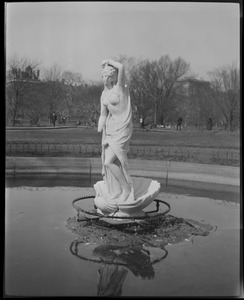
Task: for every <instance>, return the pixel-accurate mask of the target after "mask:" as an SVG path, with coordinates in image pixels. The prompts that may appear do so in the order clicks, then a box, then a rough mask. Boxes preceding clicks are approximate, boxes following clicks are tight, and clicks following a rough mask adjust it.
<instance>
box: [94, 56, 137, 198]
mask: <svg viewBox="0 0 244 300" xmlns="http://www.w3.org/2000/svg"><path fill="white" fill-rule="evenodd" d="M102 68H103V71H102V79H103V83H104V90H103V92H102V95H101V114H100V118H99V121H98V132H101V131H102V166H103V169H102V175H103V176H104V183H105V188H106V198H107V200H109V201H111V200H114V201H115V202H116V203H123V202H125V201H126V200H127V199H128V198H129V196H130V195H131V196H132V197H133V186H132V180H131V178H130V176H129V174H128V171H127V165H128V162H127V152H128V150H129V141H130V138H131V135H132V129H133V125H132V110H131V103H130V95H129V90H128V88H127V86H126V85H125V82H124V79H125V78H124V76H125V74H124V67H123V65H122V64H121V63H119V62H115V61H113V60H111V59H107V60H104V61H103V62H102Z"/></svg>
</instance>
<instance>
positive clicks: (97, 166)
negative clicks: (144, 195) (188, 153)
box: [6, 157, 240, 186]
mask: <svg viewBox="0 0 244 300" xmlns="http://www.w3.org/2000/svg"><path fill="white" fill-rule="evenodd" d="M129 169H130V174H131V175H132V176H142V177H143V176H144V177H154V178H164V179H166V178H167V179H168V180H169V179H177V180H188V181H193V182H206V183H216V184H223V185H231V186H239V185H240V168H239V167H230V166H220V165H209V164H199V163H186V162H175V161H158V160H157V161H156V160H144V159H143V160H141V159H129ZM101 170H102V165H101V158H77V157H6V174H14V173H15V174H17V173H18V174H21V173H70V174H72V173H74V174H88V175H91V174H93V175H100V174H101Z"/></svg>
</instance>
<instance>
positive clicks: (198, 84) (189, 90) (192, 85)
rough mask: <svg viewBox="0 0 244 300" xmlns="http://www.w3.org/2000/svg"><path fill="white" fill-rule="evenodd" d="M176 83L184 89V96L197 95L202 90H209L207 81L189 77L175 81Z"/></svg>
mask: <svg viewBox="0 0 244 300" xmlns="http://www.w3.org/2000/svg"><path fill="white" fill-rule="evenodd" d="M177 83H178V84H179V85H181V86H182V87H183V88H184V90H185V92H186V95H192V94H197V93H199V91H201V90H203V89H204V90H205V91H207V90H209V89H210V82H209V81H206V80H199V79H195V78H191V77H189V78H184V79H180V80H178V81H177Z"/></svg>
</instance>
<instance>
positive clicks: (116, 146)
mask: <svg viewBox="0 0 244 300" xmlns="http://www.w3.org/2000/svg"><path fill="white" fill-rule="evenodd" d="M126 98H127V99H126V100H127V106H126V109H125V111H124V112H123V113H122V114H121V115H114V116H113V115H112V114H111V113H110V112H108V116H107V119H106V124H105V126H104V128H103V133H102V175H103V179H104V182H103V183H104V185H102V184H101V183H100V184H95V185H94V188H95V190H96V192H97V194H98V195H102V196H103V198H106V200H107V201H109V200H111V199H113V198H114V197H115V195H118V193H120V192H121V186H120V184H119V182H118V181H117V179H116V178H115V177H114V175H113V174H112V172H111V171H110V169H109V168H108V167H106V166H105V165H104V162H105V147H110V148H111V149H112V150H113V152H114V153H115V155H116V157H117V159H116V161H115V162H114V163H116V164H117V165H118V166H119V167H120V168H121V170H122V172H123V174H124V176H125V179H126V181H127V182H128V183H129V185H130V186H131V193H130V195H129V197H128V200H130V201H131V200H134V191H133V184H132V180H131V177H130V175H129V173H128V159H127V153H128V151H129V142H130V138H131V135H132V130H133V124H132V109H131V100H130V95H129V93H128V90H126ZM114 200H115V201H116V199H114Z"/></svg>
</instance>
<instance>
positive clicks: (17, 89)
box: [6, 55, 39, 126]
mask: <svg viewBox="0 0 244 300" xmlns="http://www.w3.org/2000/svg"><path fill="white" fill-rule="evenodd" d="M38 66H39V63H38V62H35V61H30V60H29V59H27V58H26V57H18V56H17V55H14V56H12V57H11V58H10V59H8V60H7V76H6V79H7V80H6V104H7V105H6V107H7V113H8V115H9V117H10V118H11V120H12V125H13V126H15V121H16V118H17V116H18V113H19V111H20V109H21V106H22V104H23V99H24V95H25V92H26V89H27V87H28V84H29V82H30V81H31V80H38V77H39V70H37V68H38Z"/></svg>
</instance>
